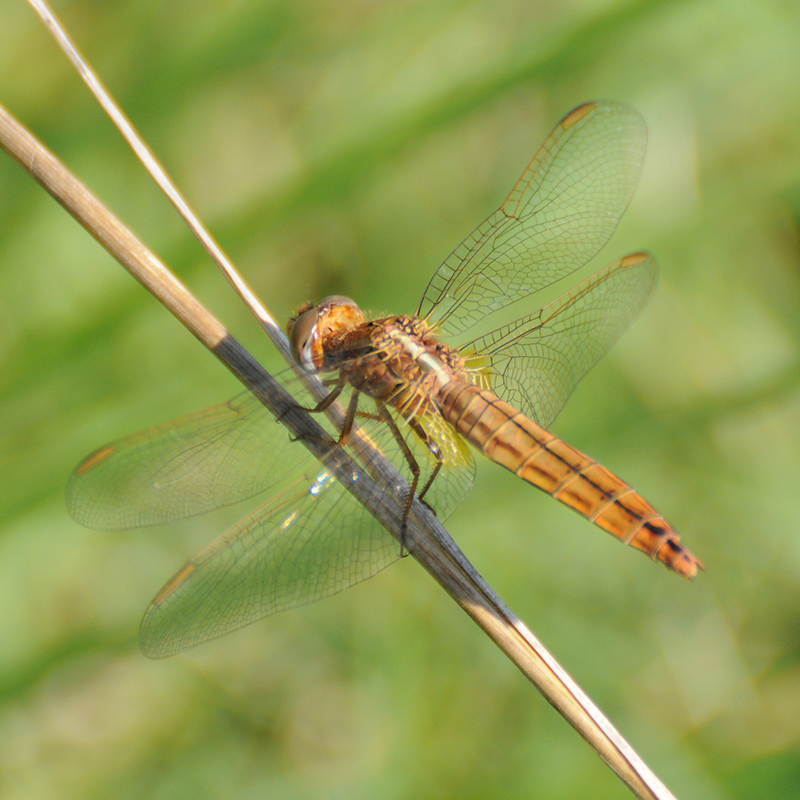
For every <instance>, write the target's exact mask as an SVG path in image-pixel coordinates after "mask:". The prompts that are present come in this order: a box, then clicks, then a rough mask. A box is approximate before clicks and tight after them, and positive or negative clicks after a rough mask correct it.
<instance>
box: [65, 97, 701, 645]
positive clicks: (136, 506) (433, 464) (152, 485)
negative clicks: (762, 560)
mask: <svg viewBox="0 0 800 800" xmlns="http://www.w3.org/2000/svg"><path fill="white" fill-rule="evenodd" d="M646 140H647V130H646V126H645V123H644V121H643V119H642V118H641V116H640V115H639V114H638V113H637V112H636V111H635V110H633V109H632V108H629V107H628V106H625V105H623V104H618V103H600V102H596V103H586V104H584V105H581V106H579V107H578V108H576V109H574V110H573V111H571V112H570V113H569V114H567V115H566V116H565V117H564V118H563V119H562V120H561V122H560V123H559V124H558V125H557V126H556V128H555V129H554V130H553V131H552V133H551V134H550V135H549V137H548V138H547V140H546V141H545V143H544V145H543V146H542V147H541V149H540V150H539V151H538V153H537V154H536V156H535V157H534V158H533V160H532V161H531V163H530V164H529V165H528V167H527V169H526V170H525V172H524V173H523V175H522V177H521V178H520V179H519V181H518V182H517V183H516V185H515V186H514V188H513V189H512V191H511V193H510V194H509V195H508V197H507V198H506V200H505V201H504V202H503V204H502V205H501V206H500V208H499V209H498V210H497V211H495V212H494V213H493V214H492V215H491V216H489V217H488V218H487V219H486V220H485V221H484V222H483V223H481V224H480V225H479V226H478V227H477V228H476V229H475V230H474V231H473V232H472V233H471V234H470V235H469V236H468V237H467V238H466V239H465V240H464V241H463V242H462V243H461V244H460V245H459V246H458V247H457V248H456V249H455V250H454V251H453V252H452V253H451V254H450V255H449V256H448V257H447V258H446V259H445V261H444V262H443V263H442V264H441V266H440V267H439V268H438V269H437V270H436V272H435V273H434V275H433V277H432V278H431V280H430V283H429V284H428V286H427V288H426V289H425V292H424V294H423V296H422V300H421V302H420V304H419V307H418V309H417V311H416V313H415V314H413V315H411V314H406V315H399V316H390V317H383V318H380V319H372V320H368V319H367V318H366V317H365V315H364V314H363V312H362V311H361V310H360V309H359V307H358V306H357V305H356V303H355V302H354V301H353V300H351V299H350V298H347V297H343V296H332V297H328V298H325V299H324V300H322V301H321V302H319V303H317V304H316V305H310V304H307V305H305V306H302V307H301V308H300V309H298V312H297V314H296V315H295V316H294V317H292V318H291V319H290V321H289V324H288V333H289V336H290V340H291V343H292V347H293V352H294V354H295V358H296V360H297V363H298V365H299V367H300V368H301V369H300V371H306V372H309V373H316V374H319V375H321V376H322V377H324V378H325V382H326V385H327V386H328V388H329V394H328V396H327V399H325V400H324V401H322V402H321V403H316V404H315V403H314V402H313V401H312V400H307V401H306V402H308V403H310V405H311V406H312V407H313V410H314V411H318V412H321V411H323V410H325V408H327V407H329V406H330V405H331V404H332V403H333V402H340V403H341V407H343V408H346V409H347V411H346V414H345V419H344V424H343V426H342V428H341V430H335V429H334V430H333V431H332V435H333V437H334V440H333V442H332V444H331V446H332V447H345V448H348V449H349V450H351V451H352V452H351V455H352V456H353V458H354V459H355V460H356V462H359V461H361V462H363V461H364V460H365V459H367V458H369V456H368V452H369V448H367V449H366V450H365V448H363V447H361V448H357V447H355V446H354V441H355V439H356V438H358V437H356V436H355V433H356V432H357V433H358V436H359V437H361V438H360V441H362V442H364V441H366V442H368V443H369V445H370V447H372V448H376V449H377V451H378V452H380V453H382V454H384V455H385V456H386V457H387V458H389V459H390V460H391V461H392V463H393V464H394V465H395V466H396V467H397V468H398V470H400V471H401V473H402V474H404V475H405V476H406V477H407V478H408V480H407V481H406V482H405V483H403V484H398V485H397V486H393V487H389V488H388V491H398V492H403V491H404V492H405V501H406V504H407V506H408V505H410V502H411V499H412V498H413V497H414V496H415V494H416V496H418V497H419V498H420V499H422V500H423V501H424V502H425V503H427V504H428V505H429V506H430V508H432V509H433V510H434V512H435V513H436V514H437V515H438V516H439V518H440V519H446V518H447V517H448V516H449V515H450V514H451V513H452V512H453V511H454V510H455V508H456V507H457V506H458V504H459V503H460V502H461V500H462V499H463V497H464V496H465V494H466V493H467V492H468V491H469V489H470V487H471V485H472V482H473V477H474V471H475V462H474V458H473V456H472V449H475V450H478V451H479V452H481V453H483V454H484V455H486V456H488V457H489V458H490V459H491V460H493V461H495V462H496V463H498V464H500V465H501V466H503V467H505V468H507V469H509V470H511V471H512V472H514V473H515V474H516V475H518V476H519V477H520V478H522V480H524V481H526V482H527V483H529V484H532V485H533V486H535V487H537V488H538V489H541V490H543V491H544V492H546V493H547V494H549V495H551V496H553V497H554V498H556V499H557V500H559V501H561V502H562V503H564V504H565V505H567V506H568V507H570V508H572V509H574V510H575V511H577V512H578V513H579V514H581V515H582V516H583V517H585V518H586V519H588V520H589V521H590V522H593V523H594V524H595V525H597V526H599V527H600V528H602V529H603V530H605V531H607V532H608V533H610V534H612V535H613V536H614V537H616V538H618V539H620V540H621V541H622V542H624V543H626V544H628V545H631V546H632V547H634V548H636V549H638V550H641V551H643V552H644V553H646V554H647V555H648V556H650V557H651V558H652V559H654V560H657V561H660V562H662V563H663V564H664V565H665V566H666V567H668V568H669V569H671V570H674V571H675V572H677V573H679V574H680V575H683V576H684V577H686V578H689V579H692V578H694V577H695V576H696V574H697V571H698V569H703V568H704V567H703V565H702V563H701V562H700V561H699V560H698V559H697V558H696V557H695V556H694V555H693V554H692V553H691V552H689V550H687V549H686V548H685V547H684V546H683V544H682V543H681V541H680V537H679V536H678V534H677V533H676V532H675V531H674V529H673V528H672V527H671V526H670V524H669V523H668V522H667V521H666V520H665V519H664V518H663V517H662V516H661V515H660V514H659V513H658V512H657V511H656V510H655V509H654V508H653V507H652V506H651V505H650V504H649V503H648V502H647V501H646V500H644V498H643V497H642V496H641V495H640V494H638V493H637V492H636V491H635V490H634V489H633V488H631V486H629V485H628V484H627V483H625V482H624V481H623V480H621V479H620V478H618V477H617V476H616V475H614V474H613V473H612V472H610V471H609V470H608V469H606V468H605V467H603V466H601V465H600V464H599V463H598V462H597V461H595V460H594V459H592V458H590V457H589V456H586V455H584V454H583V453H581V452H580V451H579V450H577V449H575V448H574V447H572V446H570V445H569V444H567V443H566V442H564V441H563V440H562V439H560V438H558V437H557V436H555V435H554V434H552V433H550V432H549V431H548V430H547V429H548V428H549V427H550V425H551V423H552V422H553V420H554V419H555V417H556V415H557V414H558V412H559V411H560V410H561V408H562V407H563V406H564V404H565V402H566V400H567V398H568V397H569V395H570V394H571V392H572V391H573V389H574V388H575V386H576V384H577V383H578V382H579V381H580V379H581V378H582V377H583V376H584V375H585V374H586V373H587V371H588V370H589V369H590V368H591V367H592V366H594V364H595V363H596V362H597V361H598V360H599V359H600V358H601V357H602V356H603V355H604V354H605V353H606V351H607V350H608V349H609V348H610V347H611V345H612V344H613V343H614V342H615V341H616V340H617V339H618V338H619V336H620V335H621V334H622V332H623V331H624V330H625V329H626V328H627V327H628V325H629V324H630V323H631V321H632V320H633V319H634V318H635V317H636V316H637V315H638V314H639V312H640V311H641V310H642V308H643V307H644V306H645V304H646V303H647V301H648V299H649V298H650V296H651V294H652V293H653V290H654V288H655V285H656V281H657V272H658V268H657V264H656V261H655V259H654V257H653V256H652V255H650V254H649V253H645V252H637V253H633V254H631V255H627V256H625V257H624V258H621V259H619V260H617V261H615V262H614V263H612V264H610V265H609V266H607V267H606V268H605V269H602V270H600V271H599V272H597V273H596V274H594V275H592V276H591V277H589V278H587V279H586V280H584V281H583V282H581V283H579V284H578V285H577V286H575V287H574V288H572V289H570V290H569V291H567V292H566V293H564V294H562V295H561V296H560V297H558V298H557V299H555V300H553V301H552V302H550V303H548V304H546V305H544V306H543V307H542V308H540V309H538V310H536V311H533V312H532V313H528V314H526V315H523V316H521V317H520V318H518V319H516V320H515V321H513V322H511V323H507V324H504V325H501V326H499V327H497V328H495V329H494V330H491V331H489V332H488V333H482V334H481V335H478V336H473V337H472V338H468V340H467V341H465V342H463V343H462V344H460V345H455V344H449V342H450V341H451V338H450V337H457V338H461V339H463V338H467V337H468V336H469V333H468V332H469V331H472V330H473V329H474V328H476V326H479V325H480V324H483V323H485V321H486V319H487V318H488V317H489V316H490V315H492V314H493V313H495V312H498V311H501V310H502V309H505V308H507V307H508V306H510V305H511V304H512V303H515V302H517V301H520V300H523V299H524V298H526V297H529V296H530V295H533V294H535V293H537V292H539V291H540V290H542V289H544V288H546V287H548V286H550V285H551V284H553V283H555V282H556V281H559V280H560V279H562V278H564V277H566V276H567V275H569V274H570V273H572V272H574V271H575V270H577V269H578V268H580V267H582V266H583V265H585V264H586V263H587V262H588V261H589V260H590V259H592V258H593V257H594V256H595V255H596V254H597V253H598V252H599V250H600V249H601V248H602V247H603V246H604V245H605V244H606V242H607V241H608V239H609V238H610V237H611V235H612V233H613V232H614V230H615V228H616V227H617V224H618V221H619V219H620V217H621V215H622V214H623V213H624V211H625V209H626V207H627V206H628V203H629V201H630V199H631V197H632V195H633V192H634V189H635V187H636V183H637V181H638V177H639V173H640V171H641V167H642V163H643V160H644V154H645V147H646ZM284 377H285V378H286V383H287V387H288V388H289V390H290V392H292V393H293V395H294V396H296V397H300V398H302V397H303V392H304V391H305V390H304V388H303V383H302V381H301V379H300V377H298V376H297V375H296V374H295V372H293V371H291V370H290V371H289V372H288V373H287V375H286V376H284ZM298 402H299V403H300V402H303V401H302V400H298ZM470 446H471V447H470ZM471 448H472V449H471ZM403 487H406V488H403ZM269 488H272V489H273V490H274V491H276V493H275V494H274V495H273V496H272V497H271V498H270V499H269V500H267V501H266V502H265V503H263V504H262V505H261V506H259V507H258V508H257V509H256V510H255V511H253V512H252V513H250V514H248V515H247V516H246V517H244V519H242V520H241V521H240V522H238V523H237V524H235V525H234V526H233V527H232V528H230V529H229V530H227V531H226V532H225V533H223V534H222V535H221V536H220V537H219V538H218V539H216V540H215V541H213V542H212V543H211V544H210V545H208V546H207V547H206V548H205V549H203V550H202V551H201V552H200V553H198V554H197V555H196V556H194V558H192V559H191V560H190V561H189V562H188V563H187V564H185V565H184V566H183V567H182V568H181V569H180V570H179V571H178V572H177V573H176V574H175V575H174V576H173V577H172V578H171V579H170V580H169V581H168V582H167V583H166V584H165V586H164V587H163V588H162V589H161V590H160V591H159V592H158V594H157V595H156V596H155V598H154V599H153V601H152V602H151V604H150V606H149V607H148V609H147V611H146V613H145V616H144V619H143V621H142V624H141V628H140V634H139V643H140V646H141V648H142V650H143V652H144V653H145V655H148V656H150V657H154V658H161V657H166V656H170V655H173V654H175V653H178V652H181V651H183V650H185V649H187V648H189V647H193V646H195V645H197V644H200V643H201V642H204V641H207V640H210V639H213V638H216V637H218V636H221V635H223V634H226V633H228V632H230V631H233V630H235V629H237V628H240V627H242V626H244V625H247V624H249V623H251V622H254V621H256V620H258V619H261V618H263V617H266V616H268V615H270V614H273V613H275V612H278V611H282V610H286V609H289V608H292V607H295V606H299V605H302V604H305V603H310V602H312V601H316V600H318V599H321V598H323V597H325V596H328V595H331V594H333V593H335V592H338V591H341V590H343V589H345V588H347V587H349V586H352V585H354V584H356V583H358V582H360V581H363V580H365V579H366V578H369V577H371V576H372V575H374V574H376V573H377V572H379V571H380V570H381V569H383V568H384V567H386V566H388V565H389V564H390V563H392V562H393V561H395V560H397V559H398V558H399V557H400V556H401V555H402V549H403V548H402V547H401V545H400V544H399V543H398V541H397V540H396V539H395V538H394V537H393V536H392V535H391V534H390V533H389V532H388V531H387V530H385V529H384V528H383V527H382V526H381V524H380V523H379V522H378V521H377V520H376V519H375V517H373V516H372V514H370V513H369V512H368V511H367V510H366V509H365V508H364V507H363V506H362V505H361V504H360V503H359V502H358V501H357V500H356V499H355V498H354V497H353V496H352V495H351V494H350V493H349V492H348V491H347V489H346V487H345V486H344V485H343V484H342V482H340V481H338V480H337V479H336V478H335V476H334V475H333V474H332V472H331V471H329V470H328V469H326V468H325V466H324V465H323V464H322V463H321V462H319V461H317V460H316V459H315V457H314V456H313V455H311V453H310V452H309V451H308V450H306V448H304V447H303V446H302V445H300V444H298V443H297V442H295V441H293V440H292V439H291V438H290V437H289V435H288V432H287V431H286V429H285V428H284V427H283V426H282V425H281V424H279V422H276V420H275V419H274V418H273V417H272V416H271V414H270V412H269V411H268V410H267V409H266V408H265V407H264V406H263V405H262V404H261V402H260V401H259V400H258V399H257V398H256V397H255V396H253V395H251V394H249V393H245V394H243V395H240V396H238V397H235V398H234V399H233V400H231V401H229V402H227V403H224V404H222V405H218V406H215V407H213V408H210V409H207V410H205V411H200V412H197V413H194V414H190V415H189V416H186V417H183V418H181V419H177V420H173V421H171V422H167V423H164V424H162V425H158V426H156V427H153V428H149V429H147V430H145V431H142V432H140V433H136V434H134V435H132V436H128V437H126V438H123V439H120V440H119V441H116V442H113V443H112V444H108V445H105V446H104V447H102V448H100V449H99V450H96V451H95V452H94V453H92V454H91V455H89V456H88V457H87V458H86V459H85V460H84V461H83V462H81V464H79V465H78V467H77V468H76V469H75V471H74V472H73V474H72V476H71V478H70V481H69V484H68V487H67V506H68V509H69V512H70V513H71V515H72V516H73V517H74V518H75V519H76V520H77V521H79V522H80V523H82V524H84V525H87V526H89V527H93V528H98V529H103V530H123V529H130V528H137V527H142V526H147V525H161V524H165V523H168V522H172V521H174V520H178V519H182V518H186V517H190V516H192V515H196V514H201V513H204V512H207V511H210V510H212V509H215V508H219V507H222V506H225V505H231V504H234V503H238V502H240V501H242V500H245V499H247V498H251V497H253V496H255V495H257V494H259V493H261V492H265V491H266V490H267V489H269Z"/></svg>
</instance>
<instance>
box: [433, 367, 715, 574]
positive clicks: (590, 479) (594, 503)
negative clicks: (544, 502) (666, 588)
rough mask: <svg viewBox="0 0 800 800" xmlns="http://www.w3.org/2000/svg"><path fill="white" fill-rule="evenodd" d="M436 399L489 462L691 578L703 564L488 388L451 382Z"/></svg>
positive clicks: (601, 471)
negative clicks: (517, 476) (507, 470)
mask: <svg viewBox="0 0 800 800" xmlns="http://www.w3.org/2000/svg"><path fill="white" fill-rule="evenodd" d="M438 403H439V406H440V408H441V411H442V415H443V416H444V418H445V419H446V420H447V421H448V422H449V423H450V424H451V425H452V426H453V427H454V428H455V429H456V430H457V431H458V432H459V433H460V434H461V435H462V436H464V438H466V439H467V440H468V441H470V442H471V443H472V444H473V445H475V447H477V448H479V449H480V450H481V451H482V452H483V453H485V454H486V455H487V456H488V457H489V458H491V459H492V461H496V462H497V463H498V464H500V465H502V466H504V467H506V469H509V470H511V472H513V473H514V474H516V475H519V477H520V478H522V479H523V480H525V481H527V482H528V483H530V484H532V485H533V486H536V487H537V488H539V489H542V490H543V491H545V492H547V493H548V494H550V495H552V496H553V497H555V498H556V499H557V500H560V501H561V502H562V503H564V504H565V505H568V506H569V507H570V508H573V509H575V511H577V512H578V513H579V514H581V515H582V516H584V517H586V519H588V520H590V521H591V522H594V523H595V524H596V525H599V526H600V527H601V528H602V529H603V530H605V531H608V533H610V534H612V535H614V536H616V537H617V538H618V539H620V540H621V541H623V542H624V543H625V544H629V545H631V547H635V548H637V549H638V550H642V551H644V552H645V553H647V554H648V555H649V556H650V557H651V558H653V559H657V560H659V561H662V562H663V563H664V564H666V566H667V567H669V568H670V569H673V570H675V571H676V572H678V573H680V574H681V575H684V576H685V577H687V578H694V577H695V575H697V570H698V569H703V565H702V563H701V562H700V561H698V559H697V558H696V557H695V556H694V555H692V553H690V552H689V551H688V550H686V549H685V548H684V547H683V545H682V544H681V543H680V537H679V536H678V534H677V533H675V531H674V530H673V529H672V527H671V526H670V525H669V523H668V522H667V521H666V520H665V519H664V518H663V517H662V516H661V515H660V514H659V513H658V512H657V511H656V510H655V509H654V508H653V507H652V506H651V505H650V504H649V503H647V502H646V501H645V500H644V498H643V497H642V496H641V495H640V494H638V493H637V492H636V491H635V490H634V489H632V488H631V487H630V486H628V484H627V483H625V482H624V481H621V480H620V479H619V478H618V477H617V476H616V475H614V474H612V473H611V472H609V471H608V470H607V469H606V468H605V467H603V466H601V465H600V464H598V463H597V462H596V461H594V460H593V459H591V458H589V457H588V456H586V455H584V454H583V453H581V452H580V451H579V450H576V449H575V448H574V447H571V446H570V445H568V444H567V443H566V442H564V441H563V440H561V439H559V438H558V437H557V436H554V435H553V434H552V433H550V432H549V431H547V430H545V429H544V428H542V427H541V426H539V425H537V424H536V423H535V422H533V421H532V420H530V419H528V418H527V417H526V416H525V415H524V414H522V413H520V412H519V411H517V410H516V409H515V408H513V407H512V406H510V405H509V404H508V403H505V402H503V401H502V400H501V399H500V398H499V397H497V396H496V395H494V394H493V393H492V392H490V391H488V390H487V389H481V388H480V387H478V386H474V385H473V384H471V383H467V382H462V381H451V382H449V383H448V384H446V385H445V386H443V387H441V388H440V390H439V393H438Z"/></svg>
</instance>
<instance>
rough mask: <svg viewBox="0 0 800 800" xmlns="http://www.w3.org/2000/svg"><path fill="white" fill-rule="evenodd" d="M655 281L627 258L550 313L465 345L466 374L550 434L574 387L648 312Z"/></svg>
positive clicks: (641, 263)
mask: <svg viewBox="0 0 800 800" xmlns="http://www.w3.org/2000/svg"><path fill="white" fill-rule="evenodd" d="M657 280H658V266H657V264H656V261H655V259H654V258H653V257H652V256H651V255H650V254H649V253H634V254H633V255H629V256H626V257H625V258H623V259H621V260H620V261H617V262H615V263H613V264H611V265H609V266H608V267H606V268H605V269H602V270H600V271H599V272H597V273H596V274H594V275H592V276H591V277H590V278H587V279H586V280H585V281H583V283H580V284H578V285H577V286H576V287H575V288H574V289H572V290H571V291H569V292H567V293H566V294H564V295H562V296H561V297H559V298H558V299H557V300H554V301H553V302H552V303H550V304H549V305H547V306H545V307H544V308H542V309H540V310H539V311H537V312H536V313H535V314H530V315H528V316H526V317H522V318H521V319H518V320H517V321H516V322H513V323H511V324H510V325H505V326H504V327H502V328H498V329H497V330H495V331H492V332H491V333H489V334H487V335H486V336H482V337H481V338H479V339H475V340H473V341H472V342H469V343H467V344H466V345H464V347H463V348H462V353H463V354H464V355H465V357H466V359H467V366H468V367H469V368H474V369H477V370H478V371H479V373H478V376H477V380H478V382H485V383H487V384H488V385H489V387H490V388H491V389H492V391H494V392H495V393H497V394H498V395H499V396H500V397H502V398H503V399H504V400H506V401H507V402H509V403H511V404H512V405H514V406H515V407H516V408H519V409H520V410H521V411H522V412H523V413H525V414H526V415H527V416H529V417H530V418H531V419H533V420H534V421H535V422H537V423H538V424H539V425H541V426H542V427H545V428H547V427H549V426H550V424H551V423H552V422H553V420H554V419H555V418H556V415H557V414H558V412H559V411H561V409H562V408H563V407H564V403H566V401H567V398H568V397H569V396H570V394H571V393H572V390H573V389H574V388H575V386H576V384H577V383H578V381H579V380H580V379H581V378H582V377H583V376H584V375H585V374H586V373H587V372H588V371H589V370H590V369H591V368H592V367H593V366H594V365H595V364H596V363H597V362H598V361H599V359H600V358H601V357H602V356H603V355H604V354H605V353H606V352H607V351H608V350H609V348H610V347H611V346H612V345H613V344H614V342H616V341H617V339H618V338H619V337H620V335H621V334H622V333H623V331H624V330H625V329H626V328H627V327H628V325H630V323H631V322H632V321H633V320H634V319H635V318H636V316H637V315H638V314H639V312H640V311H641V310H642V309H643V308H644V306H645V305H646V304H647V301H648V300H649V299H650V296H651V295H652V293H653V290H654V289H655V285H656V282H657Z"/></svg>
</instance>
